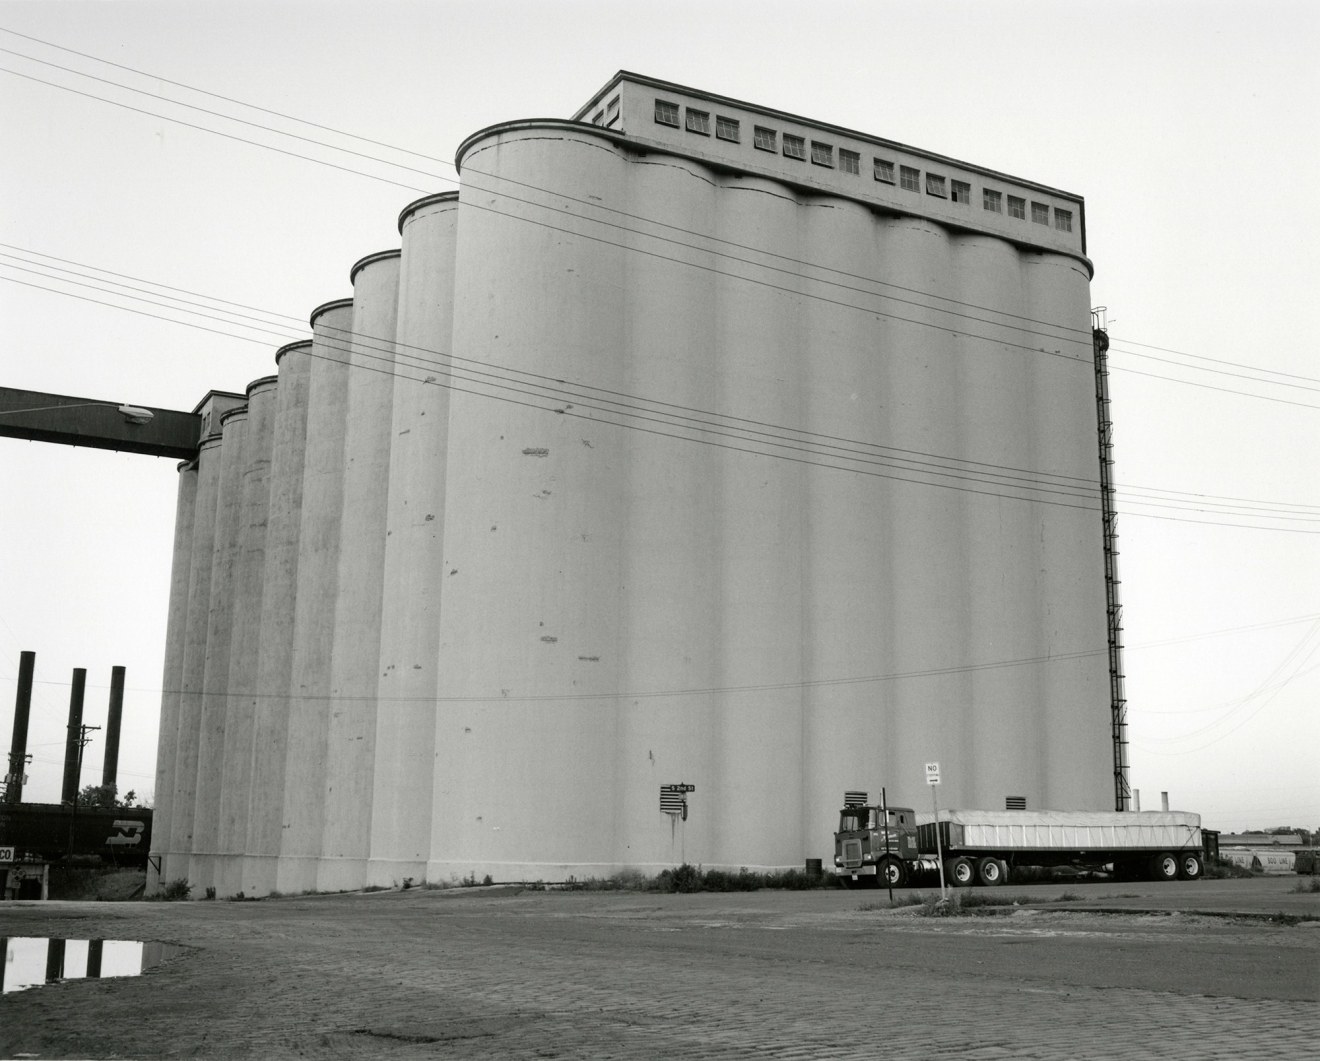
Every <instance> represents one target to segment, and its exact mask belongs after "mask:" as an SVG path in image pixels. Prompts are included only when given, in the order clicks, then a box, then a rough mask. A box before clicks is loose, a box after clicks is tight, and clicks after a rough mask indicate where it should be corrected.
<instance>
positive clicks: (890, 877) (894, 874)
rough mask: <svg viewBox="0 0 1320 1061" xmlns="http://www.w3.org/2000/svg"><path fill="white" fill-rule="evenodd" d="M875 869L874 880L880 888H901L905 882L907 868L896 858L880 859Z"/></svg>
mask: <svg viewBox="0 0 1320 1061" xmlns="http://www.w3.org/2000/svg"><path fill="white" fill-rule="evenodd" d="M876 871H877V872H876V880H877V881H879V883H880V887H882V888H885V887H889V888H901V887H903V885H905V884H906V883H907V870H906V869H905V868H904V866H903V863H902V862H900V861H899V860H898V859H896V858H886V859H882V860H881V862H880V864H879V865H878V866H877V867H876Z"/></svg>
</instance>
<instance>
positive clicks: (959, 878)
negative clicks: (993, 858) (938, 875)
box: [944, 857, 976, 888]
mask: <svg viewBox="0 0 1320 1061" xmlns="http://www.w3.org/2000/svg"><path fill="white" fill-rule="evenodd" d="M944 876H945V879H946V880H948V882H949V883H950V884H951V885H952V886H953V887H955V888H966V887H967V886H968V885H969V884H974V883H976V869H975V867H973V866H972V863H971V860H970V859H966V858H962V857H959V858H950V859H946V860H945V862H944Z"/></svg>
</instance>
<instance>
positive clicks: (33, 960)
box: [0, 936, 183, 995]
mask: <svg viewBox="0 0 1320 1061" xmlns="http://www.w3.org/2000/svg"><path fill="white" fill-rule="evenodd" d="M0 948H3V950H4V952H5V962H4V965H3V966H0V989H2V991H3V993H4V994H6V995H7V994H10V993H12V992H14V991H24V990H26V989H27V988H29V987H40V986H41V985H43V984H54V983H58V982H59V981H61V980H83V979H88V978H97V977H106V976H140V975H141V974H142V972H143V971H144V970H146V969H150V968H151V967H152V966H153V965H159V964H160V963H161V962H163V961H166V960H167V959H169V958H173V957H175V956H176V955H178V954H182V953H183V948H182V947H176V946H174V945H173V944H171V943H143V942H141V941H138V940H130V939H46V938H41V937H32V936H10V937H8V938H4V937H0Z"/></svg>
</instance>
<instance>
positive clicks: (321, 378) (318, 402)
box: [276, 299, 353, 892]
mask: <svg viewBox="0 0 1320 1061" xmlns="http://www.w3.org/2000/svg"><path fill="white" fill-rule="evenodd" d="M352 327H353V303H352V300H351V299H340V300H338V301H335V302H329V303H326V304H325V305H323V306H320V307H318V308H317V309H316V310H315V311H314V312H313V314H312V336H313V338H312V349H311V353H310V357H311V372H310V378H309V380H308V388H307V433H306V443H305V449H304V461H303V482H302V506H301V511H300V519H299V527H298V572H297V588H296V590H295V592H294V625H293V652H292V658H291V662H290V665H289V666H290V679H289V712H288V738H287V742H286V744H287V757H286V760H285V772H284V790H283V792H282V793H281V797H282V800H283V809H284V817H283V821H282V823H281V836H280V855H279V861H278V863H277V866H276V887H277V888H278V889H279V890H280V891H286V892H287V891H294V892H301V891H306V890H308V889H310V888H315V887H316V884H317V880H316V876H317V866H318V862H319V860H320V856H321V844H322V833H323V828H324V824H325V814H324V807H325V784H326V741H327V739H328V733H329V721H330V720H329V715H330V710H331V701H330V700H329V692H330V655H331V649H332V647H333V638H334V618H335V600H336V597H337V596H338V584H339V524H340V518H341V515H342V506H343V496H344V456H345V455H344V436H345V416H346V411H347V398H348V373H349V351H350V347H351V343H350V341H349V338H348V336H349V335H350V333H351V332H352Z"/></svg>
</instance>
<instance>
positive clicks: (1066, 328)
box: [0, 30, 1091, 347]
mask: <svg viewBox="0 0 1320 1061" xmlns="http://www.w3.org/2000/svg"><path fill="white" fill-rule="evenodd" d="M3 32H13V31H9V30H4V31H3ZM15 35H16V36H21V37H25V39H27V40H32V41H35V42H36V43H39V44H45V45H47V46H49V47H52V48H58V49H59V50H61V51H69V52H72V54H75V55H80V56H82V57H83V58H87V59H92V60H93V61H95V62H103V63H106V64H107V65H110V66H113V67H116V68H118V69H122V70H126V71H129V72H131V73H134V74H137V75H139V76H141V77H148V78H152V79H153V80H159V81H164V82H166V83H168V84H172V85H175V86H176V87H179V88H184V89H187V90H188V91H192V92H197V93H200V94H202V95H207V96H212V97H213V98H216V99H220V100H224V101H225V102H228V103H234V104H236V105H238V106H242V107H249V108H251V109H253V110H258V111H261V112H263V113H266V114H271V115H274V116H277V117H281V118H284V119H286V120H288V121H293V122H297V123H299V124H302V125H308V126H310V127H312V128H317V129H321V130H323V131H326V132H333V133H335V134H336V135H339V136H345V137H348V138H350V139H353V140H359V141H361V142H363V143H369V144H372V145H374V146H377V147H384V148H386V149H388V150H391V151H398V152H400V153H403V154H410V155H414V156H416V157H419V158H424V159H427V160H428V161H433V162H438V163H440V164H441V165H443V166H446V167H447V168H449V169H452V170H454V172H455V174H457V172H458V167H457V166H456V165H455V164H454V163H453V162H451V161H448V160H446V159H441V158H436V157H435V156H432V155H425V154H422V153H421V152H416V151H412V150H411V149H409V148H405V147H400V146H398V145H395V144H387V143H385V142H383V141H379V140H372V139H370V138H368V137H363V136H359V135H357V134H355V133H350V132H346V131H344V130H341V129H335V128H333V127H331V126H325V125H319V124H317V123H316V122H308V121H305V120H304V119H301V118H297V117H294V116H293V115H288V114H283V113H281V112H279V111H272V110H269V109H267V108H265V107H259V106H257V105H255V104H250V103H245V102H242V101H240V100H235V99H233V98H231V97H228V96H221V95H219V94H217V93H212V92H208V91H206V90H205V89H200V88H197V87H195V86H191V85H186V84H183V83H182V82H177V81H170V80H169V79H168V78H160V77H157V75H154V74H150V73H148V72H146V71H142V70H137V69H135V68H133V67H128V66H124V65H123V64H120V63H113V62H109V61H108V60H102V59H99V58H97V57H96V56H92V55H88V54H86V53H84V52H74V51H73V50H72V49H67V48H62V47H61V46H60V45H56V44H51V43H50V42H48V41H41V40H39V39H38V38H35V37H26V35H24V34H15ZM0 52H5V53H7V54H10V55H14V56H17V57H19V58H22V59H27V60H28V61H30V62H35V63H40V64H42V65H44V66H50V67H54V68H55V69H57V70H63V71H65V72H66V73H71V74H74V75H75V76H78V77H85V78H88V79H89V80H92V81H97V82H100V83H101V84H106V85H111V86H113V87H115V88H120V89H123V90H125V91H128V92H136V93H139V94H141V95H145V96H148V97H150V98H153V99H159V100H162V101H163V102H166V103H171V104H173V105H175V106H179V107H185V108H188V109H190V110H197V111H199V112H201V113H203V114H208V115H211V116H213V117H218V118H222V119H224V120H227V121H233V122H236V123H238V124H242V125H247V126H250V127H252V128H256V129H260V130H262V131H264V132H270V133H274V134H276V135H278V136H288V137H290V138H292V139H296V140H300V141H302V142H304V143H309V144H314V145H316V146H318V147H325V148H329V149H330V150H332V151H342V152H344V153H346V154H349V155H353V156H356V157H358V158H362V159H367V160H369V161H372V162H379V163H381V164H383V165H388V166H396V167H397V168H400V169H403V170H407V171H409V172H412V173H418V174H421V175H423V176H428V177H434V178H436V179H437V180H443V181H446V182H448V183H451V184H457V183H458V181H457V180H456V178H454V177H448V176H441V175H440V174H437V173H434V172H432V171H430V170H423V169H418V168H416V167H412V166H407V165H404V164H402V163H395V162H391V161H390V160H388V159H383V158H381V157H380V156H378V155H370V154H367V153H365V152H360V151H356V150H353V149H351V148H346V147H342V146H340V145H338V144H331V143H326V142H325V141H323V140H315V139H312V138H310V137H305V136H301V135H300V134H297V133H293V132H290V131H288V130H284V129H279V128H275V127H272V126H268V125H260V124H258V123H255V122H250V121H248V120H246V119H244V118H239V117H237V116H235V115H231V114H225V113H224V112H221V111H213V110H208V109H206V108H203V107H197V106H196V105H195V104H191V103H186V102H184V101H182V100H178V99H175V98H173V97H169V96H164V95H161V94H158V93H154V92H149V91H147V90H145V89H140V88H135V87H133V86H131V85H125V84H123V83H122V82H118V81H111V80H109V79H107V78H101V77H97V76H95V75H94V74H88V73H86V72H84V71H81V70H76V69H74V68H72V67H67V66H62V65H60V64H59V63H52V62H49V61H48V60H45V59H39V58H37V57H35V56H31V55H27V54H25V53H23V52H17V51H13V50H12V49H8V48H0ZM7 72H11V73H12V72H14V71H7ZM43 83H44V84H50V85H52V87H56V88H63V87H65V86H61V85H58V84H55V83H53V82H43ZM93 98H96V99H101V98H102V97H93ZM105 102H110V103H113V102H114V101H111V100H105ZM157 116H158V117H165V116H163V115H157ZM166 120H171V119H166ZM258 146H260V145H258ZM468 169H469V171H470V172H477V173H481V174H482V175H483V176H487V177H493V178H495V179H498V180H501V181H503V182H504V183H506V184H513V185H515V186H518V187H522V188H527V189H529V190H533V191H538V192H543V193H545V194H548V195H553V196H554V197H555V198H557V199H567V200H568V201H570V202H575V203H579V204H581V205H583V206H586V207H589V208H591V209H593V210H598V211H602V212H605V213H609V214H613V215H616V216H620V217H627V218H630V219H632V220H636V221H641V222H643V223H645V224H648V225H655V226H657V227H659V228H663V229H668V230H670V231H673V232H680V233H683V234H685V235H690V236H695V237H697V238H699V239H702V240H705V241H708V242H713V243H718V244H722V245H724V246H728V247H735V248H737V249H739V250H745V251H751V252H753V253H756V254H761V255H765V256H766V257H771V258H776V259H779V260H781V261H787V262H790V263H792V264H794V265H799V266H805V267H809V268H814V269H821V270H823V271H826V272H830V273H834V274H835V275H839V276H846V277H849V278H850V279H855V280H863V281H866V282H868V283H872V284H876V285H879V286H881V287H887V288H892V289H894V290H899V291H904V292H907V293H909V294H918V295H922V296H923V297H925V298H934V299H938V300H939V301H941V302H948V303H950V304H952V305H958V306H963V307H966V308H970V309H978V310H982V311H985V312H989V313H995V314H997V315H999V316H1002V317H1006V318H1010V319H1012V320H1018V321H1023V322H1025V323H1031V324H1042V325H1046V326H1048V327H1051V328H1055V329H1058V330H1060V331H1063V332H1065V333H1068V332H1071V333H1073V334H1074V335H1076V336H1079V337H1081V338H1079V339H1078V341H1081V342H1084V343H1085V344H1086V345H1087V346H1088V347H1089V345H1090V343H1091V332H1090V330H1089V329H1083V328H1076V327H1073V326H1070V325H1065V324H1061V323H1056V322H1052V321H1045V320H1040V319H1037V318H1033V317H1028V316H1024V315H1021V314H1013V313H1007V312H1005V311H1003V310H1000V309H996V308H991V307H988V306H980V305H977V304H976V303H971V302H964V301H960V300H958V299H954V298H950V297H948V296H944V295H937V294H934V293H932V292H923V291H920V290H918V289H916V288H909V287H904V286H903V285H901V284H894V283H890V282H886V281H881V280H877V279H874V278H871V277H865V276H861V275H859V274H856V273H850V272H847V271H846V270H839V269H834V268H831V267H829V266H825V265H822V264H820V263H812V262H808V261H805V260H803V259H797V258H793V257H791V256H789V255H784V254H780V253H778V252H775V251H770V250H766V249H764V248H758V247H752V246H750V245H747V244H742V243H738V242H736V241H733V240H728V239H723V238H721V237H718V236H713V235H711V234H710V233H705V232H698V231H696V230H693V229H687V228H683V227H682V226H679V225H673V224H669V223H667V222H663V221H659V220H657V219H654V218H648V217H646V216H644V215H641V214H636V213H631V212H629V211H626V210H619V209H616V208H613V207H608V206H605V205H603V204H601V203H594V202H591V201H590V200H587V199H583V198H581V197H578V196H574V195H571V194H568V193H566V192H562V191H556V190H553V189H548V188H544V187H540V186H538V185H535V184H530V183H528V182H525V181H518V180H514V179H513V178H510V177H503V176H498V175H496V174H491V173H487V172H483V171H481V170H473V169H472V167H470V166H469V167H468ZM363 175H364V176H367V174H363ZM469 187H472V188H474V190H477V191H491V189H483V188H482V187H480V186H479V185H475V186H473V185H469ZM506 197H507V198H512V199H514V200H515V201H518V202H524V203H527V204H528V205H533V206H538V207H539V208H541V209H546V210H553V211H555V212H558V213H566V214H569V216H572V217H577V218H581V219H583V220H591V221H595V222H596V223H604V222H600V221H599V219H594V218H587V217H585V216H584V215H581V214H574V213H573V212H572V211H566V210H561V209H559V208H556V207H553V206H550V205H547V204H544V203H532V202H531V201H530V200H525V199H519V198H518V197H516V196H508V195H506ZM610 227H613V228H619V229H621V230H622V231H628V232H634V233H636V234H638V235H652V238H660V237H655V236H653V234H647V233H642V232H639V231H638V230H636V229H631V228H628V227H627V226H620V225H611V226H610ZM666 242H679V244H680V245H681V246H685V247H691V246H692V245H691V244H685V243H681V241H672V240H666ZM692 249H698V250H700V249H707V250H708V248H695V247H694V248H692ZM716 253H718V252H716ZM721 256H723V257H729V256H728V255H721ZM735 260H740V261H742V260H744V259H735ZM748 264H753V265H760V263H748ZM761 267H763V268H771V267H769V266H764V265H761ZM778 271H781V272H787V271H788V270H778ZM794 275H802V274H800V273H794ZM817 279H818V278H817ZM820 282H825V281H820ZM837 286H846V285H837ZM854 290H859V291H860V289H854ZM860 293H863V294H868V295H874V296H876V297H884V298H894V299H895V300H896V301H900V302H903V301H907V300H904V299H897V298H895V296H888V295H883V294H881V293H879V292H873V291H860ZM910 304H912V305H917V306H920V307H921V308H924V309H932V310H935V311H936V312H953V311H949V310H942V309H940V308H939V307H937V306H930V305H928V304H925V303H910ZM954 315H956V316H965V315H964V314H957V313H955V314H954ZM968 319H973V320H979V321H982V322H983V323H988V324H994V325H1000V322H998V321H986V320H984V318H971V317H969V318H968ZM1036 334H1041V335H1046V337H1048V338H1054V339H1057V338H1063V337H1062V336H1056V335H1054V334H1052V333H1048V334H1047V333H1036Z"/></svg>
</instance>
